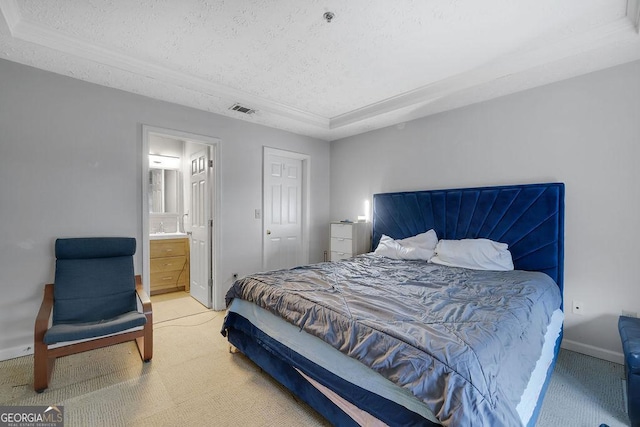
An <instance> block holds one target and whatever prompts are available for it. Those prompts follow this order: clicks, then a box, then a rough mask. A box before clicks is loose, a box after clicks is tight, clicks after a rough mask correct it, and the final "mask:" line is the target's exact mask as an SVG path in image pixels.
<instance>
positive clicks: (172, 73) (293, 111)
mask: <svg viewBox="0 0 640 427" xmlns="http://www.w3.org/2000/svg"><path fill="white" fill-rule="evenodd" d="M5 9H6V10H5ZM0 11H2V13H3V14H4V15H5V19H6V20H7V25H8V27H9V29H10V31H11V36H12V37H14V38H16V39H19V40H22V41H25V42H29V43H34V44H37V45H39V46H44V47H47V48H49V49H54V50H57V51H60V52H64V53H66V54H69V55H73V56H75V57H79V58H83V59H87V60H89V61H93V62H95V63H98V64H102V65H105V66H109V67H113V68H117V69H120V70H123V71H127V72H130V73H134V74H138V75H142V76H145V77H151V78H154V79H157V80H159V81H163V82H165V83H168V84H172V85H175V86H177V87H186V88H190V89H195V90H198V91H200V92H205V93H208V94H210V95H214V96H217V97H220V98H223V99H226V100H228V101H229V105H228V106H231V105H233V104H234V103H236V102H239V103H242V104H245V105H248V106H250V107H251V108H252V109H254V110H259V111H261V112H267V113H269V114H274V115H277V116H282V117H286V118H289V119H293V120H297V121H301V122H304V123H307V124H311V125H314V126H318V127H320V128H324V129H328V128H329V119H328V118H325V117H322V116H319V115H317V114H313V113H310V112H308V111H303V110H300V109H298V108H295V107H291V106H288V105H284V104H282V103H278V102H275V101H272V100H268V99H265V98H262V97H259V96H255V95H252V94H249V93H246V92H243V91H240V90H236V89H233V88H230V87H228V86H224V85H221V84H217V83H215V82H212V81H209V80H206V79H204V78H200V77H196V76H193V75H190V74H188V73H184V72H181V71H177V70H174V69H171V68H169V67H165V66H162V65H158V64H154V63H152V62H151V61H145V60H142V59H140V58H136V57H133V56H130V55H125V54H122V53H120V52H116V51H113V50H111V49H108V48H105V47H103V46H98V45H96V44H93V43H86V42H84V41H81V40H78V39H76V38H74V37H70V36H67V35H64V34H61V33H60V32H58V31H55V30H51V29H49V28H46V27H42V26H40V25H37V24H34V23H32V22H29V21H27V20H25V19H23V18H22V17H21V15H20V13H19V10H18V9H17V7H16V5H15V1H14V0H3V1H2V3H0ZM5 12H6V13H5Z"/></svg>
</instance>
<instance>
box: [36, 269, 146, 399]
mask: <svg viewBox="0 0 640 427" xmlns="http://www.w3.org/2000/svg"><path fill="white" fill-rule="evenodd" d="M53 286H54V285H53V283H49V284H47V285H46V286H45V288H44V297H43V299H42V304H41V305H40V310H39V311H38V316H37V317H36V322H35V328H34V329H35V330H34V346H33V350H34V351H33V356H34V357H33V359H34V360H33V365H34V366H33V388H34V389H35V391H37V392H38V393H42V392H43V391H44V390H45V389H46V388H47V387H49V380H50V379H51V372H52V371H53V366H54V363H55V360H56V358H58V357H62V356H68V355H70V354H76V353H82V352H84V351H88V350H94V349H96V348H102V347H108V346H111V345H114V344H120V343H123V342H127V341H132V340H135V341H136V345H137V347H138V351H139V352H140V357H141V358H142V360H143V361H144V362H145V363H146V362H149V361H150V360H151V358H152V357H153V313H152V309H151V299H150V298H149V296H148V295H147V293H146V292H145V291H144V289H143V288H142V278H141V277H140V276H139V275H137V276H136V294H137V297H138V299H139V300H140V302H141V303H142V312H143V314H144V315H145V317H146V318H147V322H146V323H145V325H144V327H143V329H141V330H137V331H131V332H125V333H120V334H114V335H109V336H106V337H102V338H96V339H91V340H89V341H81V342H77V343H73V344H69V345H66V346H62V347H55V348H51V349H50V348H49V346H48V345H47V344H45V343H44V342H43V340H44V334H45V332H47V329H49V321H50V319H51V314H52V311H53Z"/></svg>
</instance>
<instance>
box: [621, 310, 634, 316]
mask: <svg viewBox="0 0 640 427" xmlns="http://www.w3.org/2000/svg"><path fill="white" fill-rule="evenodd" d="M622 315H623V316H627V317H638V312H637V311H630V310H622Z"/></svg>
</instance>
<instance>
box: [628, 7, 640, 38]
mask: <svg viewBox="0 0 640 427" xmlns="http://www.w3.org/2000/svg"><path fill="white" fill-rule="evenodd" d="M627 17H628V18H629V19H630V20H631V22H632V24H633V26H634V28H635V29H636V33H638V34H640V0H627Z"/></svg>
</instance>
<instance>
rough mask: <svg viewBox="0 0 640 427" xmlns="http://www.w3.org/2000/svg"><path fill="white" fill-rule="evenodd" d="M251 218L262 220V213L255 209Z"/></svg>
mask: <svg viewBox="0 0 640 427" xmlns="http://www.w3.org/2000/svg"><path fill="white" fill-rule="evenodd" d="M253 216H254V217H255V219H260V218H262V211H260V209H256V210H255V211H254V212H253Z"/></svg>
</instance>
